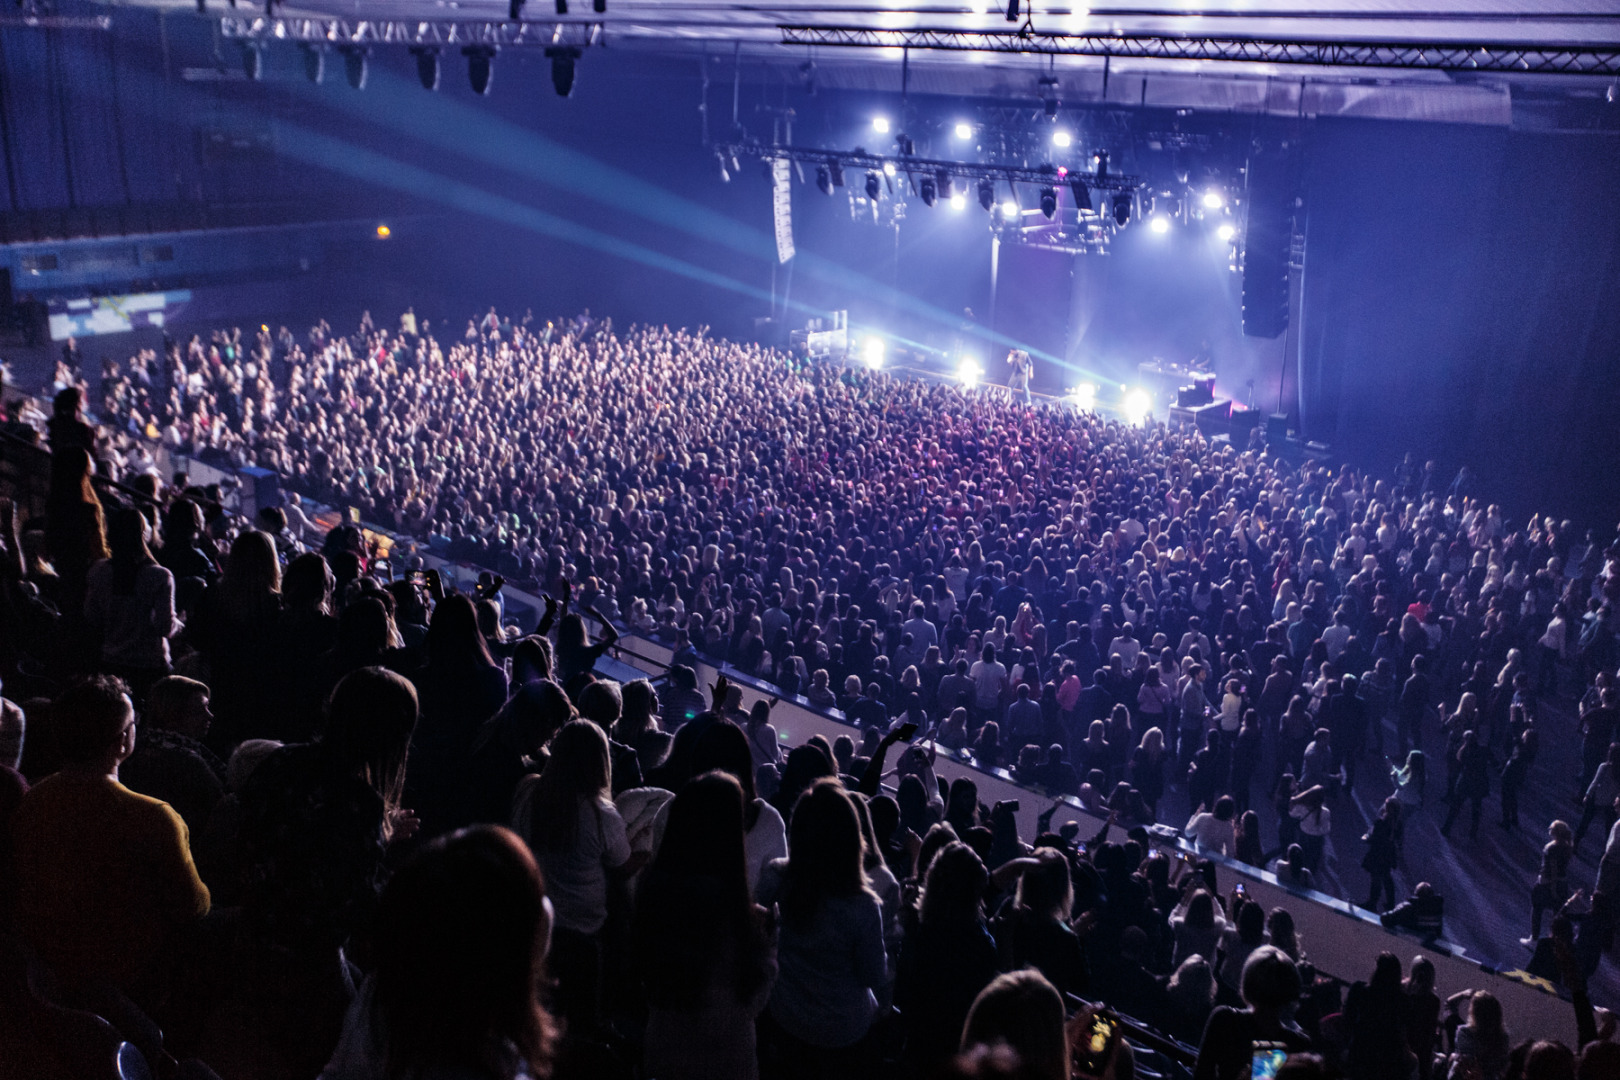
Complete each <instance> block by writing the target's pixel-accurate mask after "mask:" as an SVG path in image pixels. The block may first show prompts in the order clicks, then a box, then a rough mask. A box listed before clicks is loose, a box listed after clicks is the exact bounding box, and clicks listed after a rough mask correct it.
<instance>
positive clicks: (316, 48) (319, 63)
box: [298, 42, 326, 86]
mask: <svg viewBox="0 0 1620 1080" xmlns="http://www.w3.org/2000/svg"><path fill="white" fill-rule="evenodd" d="M298 47H299V48H300V49H302V50H303V53H304V78H306V79H308V80H309V81H310V82H312V83H314V84H315V85H316V86H319V85H320V84H321V80H322V79H324V78H325V77H326V49H325V48H323V47H322V46H320V45H314V44H311V43H309V42H304V43H303V44H301V45H299V46H298Z"/></svg>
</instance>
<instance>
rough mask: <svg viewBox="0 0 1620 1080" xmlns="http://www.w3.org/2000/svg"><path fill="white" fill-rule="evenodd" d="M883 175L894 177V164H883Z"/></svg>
mask: <svg viewBox="0 0 1620 1080" xmlns="http://www.w3.org/2000/svg"><path fill="white" fill-rule="evenodd" d="M883 175H884V176H893V175H894V162H892V161H885V162H884V163H883Z"/></svg>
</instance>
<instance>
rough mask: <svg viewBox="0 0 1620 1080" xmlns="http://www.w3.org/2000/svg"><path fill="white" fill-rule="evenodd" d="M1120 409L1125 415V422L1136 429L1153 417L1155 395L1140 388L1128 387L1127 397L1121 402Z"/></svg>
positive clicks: (1126, 390)
mask: <svg viewBox="0 0 1620 1080" xmlns="http://www.w3.org/2000/svg"><path fill="white" fill-rule="evenodd" d="M1119 407H1120V411H1121V412H1123V413H1124V414H1125V422H1126V423H1128V424H1130V425H1131V426H1132V427H1135V426H1136V425H1138V424H1141V423H1143V422H1144V421H1146V420H1147V418H1148V417H1149V416H1150V415H1152V413H1153V395H1152V394H1150V393H1148V392H1147V391H1146V390H1143V389H1141V388H1140V387H1135V388H1133V387H1126V389H1125V396H1124V398H1123V399H1122V400H1121V401H1120V405H1119Z"/></svg>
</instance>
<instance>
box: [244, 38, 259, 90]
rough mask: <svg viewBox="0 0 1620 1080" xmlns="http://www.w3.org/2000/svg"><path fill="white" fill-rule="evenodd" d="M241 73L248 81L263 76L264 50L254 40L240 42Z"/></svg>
mask: <svg viewBox="0 0 1620 1080" xmlns="http://www.w3.org/2000/svg"><path fill="white" fill-rule="evenodd" d="M242 74H244V75H246V76H247V77H248V81H249V82H258V81H259V80H260V79H263V78H264V50H263V49H262V48H261V47H260V46H259V43H258V42H256V41H244V42H242Z"/></svg>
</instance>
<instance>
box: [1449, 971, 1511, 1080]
mask: <svg viewBox="0 0 1620 1080" xmlns="http://www.w3.org/2000/svg"><path fill="white" fill-rule="evenodd" d="M1467 1001H1468V1022H1467V1023H1465V1024H1463V1025H1462V1026H1461V1027H1459V1028H1458V1029H1457V1034H1456V1037H1455V1039H1454V1042H1453V1045H1454V1048H1455V1052H1454V1053H1453V1055H1452V1060H1453V1062H1459V1061H1470V1060H1471V1061H1472V1062H1473V1064H1474V1065H1475V1067H1477V1068H1478V1070H1479V1077H1480V1080H1502V1076H1503V1074H1504V1073H1506V1072H1507V1067H1508V1054H1509V1052H1510V1051H1511V1049H1512V1046H1513V1038H1512V1036H1511V1035H1509V1034H1508V1029H1507V1028H1506V1026H1504V1025H1503V1023H1502V1003H1501V1002H1500V1001H1498V1000H1497V998H1496V995H1494V994H1492V993H1490V992H1489V991H1487V990H1477V991H1475V992H1474V993H1473V994H1472V995H1471V996H1467ZM1455 1067H1456V1066H1455V1065H1453V1068H1455Z"/></svg>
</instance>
